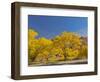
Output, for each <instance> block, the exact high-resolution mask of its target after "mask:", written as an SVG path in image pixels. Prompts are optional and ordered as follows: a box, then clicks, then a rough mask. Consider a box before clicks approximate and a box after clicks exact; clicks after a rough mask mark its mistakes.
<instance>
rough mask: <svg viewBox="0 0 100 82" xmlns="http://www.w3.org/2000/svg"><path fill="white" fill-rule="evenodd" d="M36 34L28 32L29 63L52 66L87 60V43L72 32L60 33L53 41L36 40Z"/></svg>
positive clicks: (31, 31) (42, 38)
mask: <svg viewBox="0 0 100 82" xmlns="http://www.w3.org/2000/svg"><path fill="white" fill-rule="evenodd" d="M37 35H38V33H37V32H36V31H34V30H33V29H29V30H28V58H29V63H32V62H34V63H36V64H54V63H57V62H60V61H67V60H74V59H83V58H87V51H88V50H87V44H86V43H87V42H86V41H85V40H83V39H81V37H80V36H79V35H78V34H76V33H72V32H62V33H61V34H60V35H57V36H56V37H54V38H53V39H47V38H45V37H41V38H36V36H37Z"/></svg>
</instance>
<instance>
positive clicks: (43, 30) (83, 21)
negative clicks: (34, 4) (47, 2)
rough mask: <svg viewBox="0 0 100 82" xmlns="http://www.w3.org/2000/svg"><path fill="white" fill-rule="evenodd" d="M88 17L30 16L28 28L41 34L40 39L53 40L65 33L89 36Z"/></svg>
mask: <svg viewBox="0 0 100 82" xmlns="http://www.w3.org/2000/svg"><path fill="white" fill-rule="evenodd" d="M87 26H88V18H87V17H69V16H68V17H67V16H42V15H28V28H33V29H34V30H35V31H37V32H38V33H39V36H38V37H45V38H53V37H54V36H56V35H59V34H60V33H61V32H63V31H68V32H76V33H78V34H80V35H81V36H87V28H88V27H87Z"/></svg>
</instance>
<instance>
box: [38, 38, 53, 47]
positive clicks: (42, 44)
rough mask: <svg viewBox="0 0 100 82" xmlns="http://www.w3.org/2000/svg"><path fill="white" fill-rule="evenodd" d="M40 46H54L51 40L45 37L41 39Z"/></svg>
mask: <svg viewBox="0 0 100 82" xmlns="http://www.w3.org/2000/svg"><path fill="white" fill-rule="evenodd" d="M38 44H39V45H40V46H48V45H51V44H52V41H51V40H48V39H46V38H44V37H42V38H39V39H38Z"/></svg>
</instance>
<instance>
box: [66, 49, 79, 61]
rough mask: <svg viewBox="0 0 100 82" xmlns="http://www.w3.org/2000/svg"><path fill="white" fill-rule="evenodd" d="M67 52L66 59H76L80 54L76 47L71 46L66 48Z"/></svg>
mask: <svg viewBox="0 0 100 82" xmlns="http://www.w3.org/2000/svg"><path fill="white" fill-rule="evenodd" d="M65 52H66V59H68V60H73V59H76V58H77V57H78V55H79V51H78V50H74V49H70V48H66V49H65Z"/></svg>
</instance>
